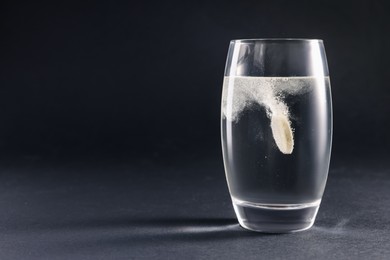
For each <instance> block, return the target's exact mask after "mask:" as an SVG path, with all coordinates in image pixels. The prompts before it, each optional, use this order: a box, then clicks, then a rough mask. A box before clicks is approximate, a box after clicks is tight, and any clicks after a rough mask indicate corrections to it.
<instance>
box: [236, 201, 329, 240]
mask: <svg viewBox="0 0 390 260" xmlns="http://www.w3.org/2000/svg"><path fill="white" fill-rule="evenodd" d="M320 203H321V200H317V201H315V202H312V203H306V204H277V205H272V204H257V203H250V202H246V201H241V200H237V199H234V198H233V206H234V211H235V212H236V215H237V218H238V222H239V223H240V225H241V226H242V227H243V228H246V229H249V230H252V231H256V232H263V233H290V232H297V231H303V230H306V229H309V228H311V226H313V224H314V220H315V218H316V215H317V212H318V208H319V206H320Z"/></svg>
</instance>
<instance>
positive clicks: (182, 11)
mask: <svg viewBox="0 0 390 260" xmlns="http://www.w3.org/2000/svg"><path fill="white" fill-rule="evenodd" d="M388 11H389V9H388V8H387V5H386V4H385V1H298V2H297V1H280V0H279V1H278V0H276V1H241V2H237V1H234V2H225V1H221V2H212V1H193V2H191V3H189V2H187V1H178V2H166V1H152V2H150V1H145V2H141V1H140V2H138V3H135V2H127V3H117V2H114V1H108V2H105V3H103V2H101V3H95V2H86V3H78V4H69V3H67V4H58V3H45V4H42V3H18V2H9V3H4V2H3V3H2V7H1V15H0V17H1V18H0V19H1V38H2V40H1V42H0V53H1V54H0V55H1V59H0V66H1V72H0V73H1V74H0V76H1V77H0V80H1V81H0V84H1V85H0V89H1V93H0V99H1V100H0V101H1V102H0V118H1V127H0V137H1V138H0V152H1V153H2V154H3V155H7V156H42V157H45V158H46V157H50V158H53V157H54V158H63V157H65V156H71V157H77V156H93V157H94V156H99V157H105V158H107V157H118V156H123V157H124V158H128V157H132V158H135V157H149V158H152V159H158V158H161V157H169V158H174V157H175V156H183V154H186V155H190V154H192V155H195V156H198V155H199V156H203V155H205V154H206V153H207V154H210V156H213V157H218V158H220V157H221V155H220V154H221V153H220V137H219V135H220V131H219V115H220V114H219V113H220V96H221V87H222V79H223V71H224V65H225V59H226V54H227V49H228V44H229V41H230V40H231V39H237V38H256V37H257V38H265V37H298V38H320V39H323V40H324V43H325V47H326V51H327V56H328V62H329V68H330V73H331V82H332V91H333V102H334V146H333V148H334V149H333V152H334V153H333V154H334V156H336V155H343V154H344V155H345V154H349V155H354V154H366V153H369V154H372V153H381V152H386V151H388V149H389V148H390V146H389V144H390V143H389V142H390V138H389V137H388V136H389V135H388V132H389V130H390V123H389V120H388V114H389V113H390V106H389V105H388V101H389V98H390V88H389V86H388V85H387V84H386V82H387V81H386V77H387V75H388V73H389V66H388V61H389V48H388V46H390V42H389V32H388V26H389V20H390V18H389V16H388V15H387V13H388Z"/></svg>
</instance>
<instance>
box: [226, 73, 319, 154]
mask: <svg viewBox="0 0 390 260" xmlns="http://www.w3.org/2000/svg"><path fill="white" fill-rule="evenodd" d="M316 79H317V78H315V77H225V78H224V82H223V93H222V113H223V114H224V115H225V117H226V119H227V120H229V121H233V122H237V121H238V120H239V117H240V114H241V112H242V111H243V110H244V109H245V108H247V107H248V106H249V105H251V104H253V103H257V104H259V105H261V106H264V107H265V108H266V110H267V116H268V117H269V118H270V120H271V125H270V127H271V130H272V135H273V137H274V140H275V143H276V145H277V147H278V148H279V150H280V151H281V152H282V153H284V154H291V153H292V152H293V150H294V135H293V129H292V127H291V121H290V113H289V109H288V106H287V105H286V104H285V103H284V101H283V96H284V95H286V94H290V95H298V94H303V93H305V92H307V91H308V90H309V89H310V86H311V85H313V80H316Z"/></svg>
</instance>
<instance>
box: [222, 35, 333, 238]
mask: <svg viewBox="0 0 390 260" xmlns="http://www.w3.org/2000/svg"><path fill="white" fill-rule="evenodd" d="M221 110H222V111H221V134H222V150H223V158H224V166H225V172H226V179H227V184H228V188H229V192H230V195H231V199H232V202H233V207H234V210H235V213H236V215H237V218H238V221H239V223H240V225H241V226H242V227H244V228H246V229H249V230H253V231H259V232H266V233H285V232H293V231H300V230H306V229H308V228H310V227H311V226H312V225H313V223H314V221H315V218H316V215H317V211H318V208H319V206H320V203H321V198H322V195H323V192H324V189H325V184H326V179H327V176H328V170H329V162H330V153H331V143H332V101H331V90H330V81H329V72H328V65H327V61H326V54H325V49H324V45H323V42H322V40H316V39H247V40H232V41H231V42H230V47H229V51H228V56H227V61H226V68H225V76H224V81H223V92H222V109H221Z"/></svg>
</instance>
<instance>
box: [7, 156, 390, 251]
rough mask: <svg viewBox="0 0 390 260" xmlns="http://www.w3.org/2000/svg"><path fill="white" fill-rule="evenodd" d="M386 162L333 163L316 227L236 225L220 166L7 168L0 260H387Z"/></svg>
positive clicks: (389, 184)
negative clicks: (285, 230)
mask: <svg viewBox="0 0 390 260" xmlns="http://www.w3.org/2000/svg"><path fill="white" fill-rule="evenodd" d="M389 188H390V163H388V162H387V161H386V158H382V159H362V160H358V159H351V160H346V161H343V160H340V161H339V163H337V164H332V167H331V170H330V174H329V178H328V183H327V188H326V191H325V194H324V197H323V201H322V205H321V208H320V211H319V213H318V216H317V220H316V223H315V225H314V226H313V227H312V228H311V229H310V230H308V231H304V232H299V233H292V234H282V235H266V234H260V233H255V232H249V231H246V230H243V229H242V228H241V227H240V226H239V225H238V224H237V220H236V218H235V215H234V212H233V208H232V205H231V201H230V197H229V194H228V191H227V187H226V183H225V179H224V171H223V165H222V162H221V161H220V160H206V159H193V160H186V161H178V162H177V163H157V164H156V163H153V162H151V161H148V160H145V161H143V162H140V163H136V164H134V163H128V162H127V163H125V162H110V163H102V162H98V163H96V162H95V163H93V162H90V163H69V162H68V163H45V162H43V161H38V162H37V161H34V160H32V161H31V160H30V161H28V162H23V163H16V162H12V163H11V162H7V161H4V162H3V163H2V165H1V172H0V209H1V210H0V234H1V235H0V259H312V258H315V259H390V208H389V206H390V189H389Z"/></svg>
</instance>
